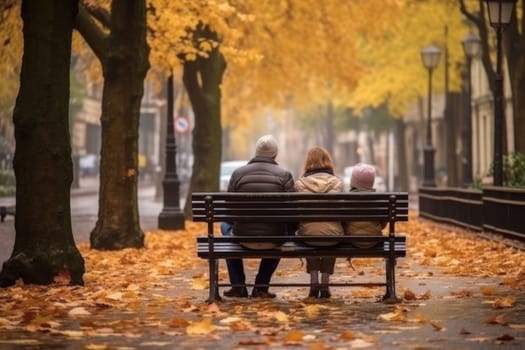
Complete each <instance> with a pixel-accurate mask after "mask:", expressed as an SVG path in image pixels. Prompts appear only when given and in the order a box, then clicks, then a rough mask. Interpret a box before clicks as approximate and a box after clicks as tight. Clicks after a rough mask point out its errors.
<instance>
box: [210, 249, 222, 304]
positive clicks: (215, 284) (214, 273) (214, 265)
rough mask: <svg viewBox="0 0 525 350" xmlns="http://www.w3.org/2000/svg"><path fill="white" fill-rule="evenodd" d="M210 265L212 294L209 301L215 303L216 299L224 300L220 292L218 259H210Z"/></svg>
mask: <svg viewBox="0 0 525 350" xmlns="http://www.w3.org/2000/svg"><path fill="white" fill-rule="evenodd" d="M208 265H209V268H210V272H209V274H210V277H209V279H210V295H209V297H208V300H207V302H208V303H213V302H215V301H222V298H221V296H220V294H219V261H218V260H217V259H209V260H208Z"/></svg>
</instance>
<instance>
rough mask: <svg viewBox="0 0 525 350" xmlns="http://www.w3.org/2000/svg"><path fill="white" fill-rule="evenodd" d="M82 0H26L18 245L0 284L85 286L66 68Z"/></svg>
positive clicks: (17, 119) (18, 113)
mask: <svg viewBox="0 0 525 350" xmlns="http://www.w3.org/2000/svg"><path fill="white" fill-rule="evenodd" d="M77 9H78V0H68V1H64V0H38V1H37V0H24V1H23V2H22V7H21V15H22V20H23V38H24V56H23V59H22V68H21V75H20V90H19V93H18V97H17V99H16V105H15V110H14V113H13V121H14V124H15V139H16V151H15V157H14V162H13V164H14V170H15V174H16V185H17V186H16V217H15V231H16V237H15V245H14V248H13V252H12V254H11V257H10V258H9V260H7V261H6V262H5V263H4V264H3V268H2V272H1V273H0V285H1V286H8V285H12V284H14V283H15V281H16V280H18V279H20V278H21V279H22V280H23V281H24V282H25V283H36V284H50V283H52V282H53V281H54V277H55V276H57V275H69V276H70V282H71V283H72V284H83V274H84V260H83V258H82V256H81V255H80V253H79V251H78V250H77V248H76V246H75V241H74V239H73V233H72V228H71V213H70V201H69V200H70V186H71V182H72V178H73V168H72V162H71V146H70V141H69V140H70V137H69V127H68V106H69V66H70V58H71V37H72V30H73V22H74V19H75V16H76V14H77Z"/></svg>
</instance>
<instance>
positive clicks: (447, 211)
mask: <svg viewBox="0 0 525 350" xmlns="http://www.w3.org/2000/svg"><path fill="white" fill-rule="evenodd" d="M419 213H420V215H421V216H422V217H424V218H427V219H431V220H436V221H441V222H446V223H449V224H453V225H458V226H462V227H465V228H468V229H471V230H474V231H491V232H497V233H500V234H504V235H506V236H512V237H513V238H517V239H520V240H525V189H523V188H511V187H495V186H485V187H483V190H481V191H478V190H469V189H461V188H435V187H421V188H419Z"/></svg>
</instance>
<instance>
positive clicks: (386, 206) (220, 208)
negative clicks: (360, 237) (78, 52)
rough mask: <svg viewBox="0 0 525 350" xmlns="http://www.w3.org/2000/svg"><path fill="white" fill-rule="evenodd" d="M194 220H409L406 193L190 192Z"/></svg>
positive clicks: (390, 221) (393, 221)
mask: <svg viewBox="0 0 525 350" xmlns="http://www.w3.org/2000/svg"><path fill="white" fill-rule="evenodd" d="M192 213H193V221H195V222H207V223H209V224H211V223H213V222H222V221H230V222H233V221H237V222H239V221H243V222H298V221H382V222H389V223H390V226H391V229H393V224H394V223H395V222H396V221H408V193H406V192H344V193H303V192H300V193H298V192H286V193H282V192H278V193H269V192H265V193H242V192H235V193H232V192H202V193H197V192H196V193H193V194H192Z"/></svg>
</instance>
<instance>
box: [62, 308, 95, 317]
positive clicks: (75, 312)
mask: <svg viewBox="0 0 525 350" xmlns="http://www.w3.org/2000/svg"><path fill="white" fill-rule="evenodd" d="M68 314H69V316H83V315H91V312H89V311H87V310H86V309H84V308H83V307H75V308H73V309H71V310H69V312H68Z"/></svg>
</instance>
